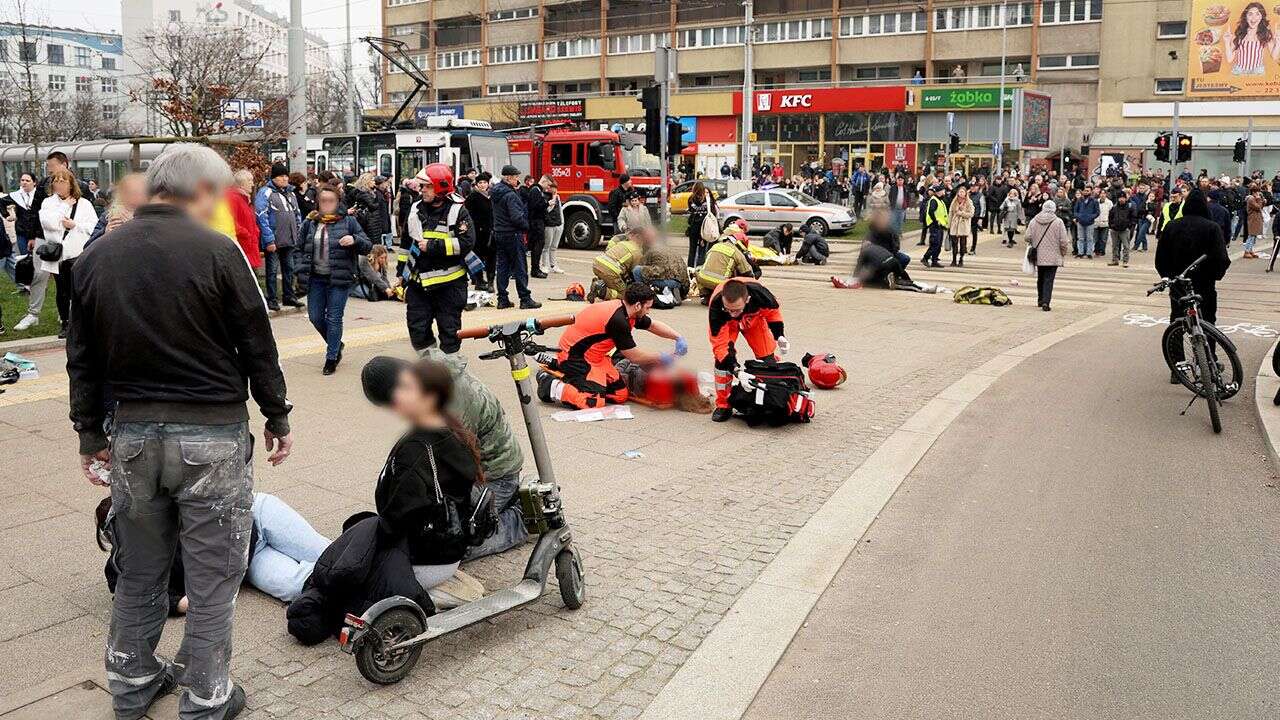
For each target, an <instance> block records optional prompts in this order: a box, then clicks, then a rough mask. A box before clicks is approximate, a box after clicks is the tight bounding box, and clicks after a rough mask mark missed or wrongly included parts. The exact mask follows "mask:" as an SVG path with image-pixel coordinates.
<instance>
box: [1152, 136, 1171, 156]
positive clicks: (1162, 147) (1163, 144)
mask: <svg viewBox="0 0 1280 720" xmlns="http://www.w3.org/2000/svg"><path fill="white" fill-rule="evenodd" d="M1172 138H1173V134H1172V133H1160V134H1159V135H1157V136H1156V150H1155V155H1156V160H1159V161H1160V162H1169V144H1170V142H1172Z"/></svg>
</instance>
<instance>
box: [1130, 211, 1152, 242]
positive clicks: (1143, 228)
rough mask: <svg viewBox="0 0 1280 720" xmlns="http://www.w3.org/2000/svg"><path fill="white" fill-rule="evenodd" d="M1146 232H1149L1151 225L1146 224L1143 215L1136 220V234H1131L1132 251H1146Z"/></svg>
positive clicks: (1145, 218)
mask: <svg viewBox="0 0 1280 720" xmlns="http://www.w3.org/2000/svg"><path fill="white" fill-rule="evenodd" d="M1148 232H1151V223H1150V222H1147V217H1146V215H1143V216H1142V218H1141V219H1139V220H1138V230H1137V232H1135V233H1134V234H1133V249H1134V250H1146V249H1147V233H1148Z"/></svg>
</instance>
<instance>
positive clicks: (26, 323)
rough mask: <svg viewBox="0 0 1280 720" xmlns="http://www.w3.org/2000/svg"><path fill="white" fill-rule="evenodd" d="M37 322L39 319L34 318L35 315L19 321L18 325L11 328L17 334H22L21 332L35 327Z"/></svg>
mask: <svg viewBox="0 0 1280 720" xmlns="http://www.w3.org/2000/svg"><path fill="white" fill-rule="evenodd" d="M38 322H40V318H38V317H36V316H35V315H27V316H26V317H24V318H22V319H21V320H19V321H18V324H17V325H14V326H13V329H14V330H16V331H18V332H22V331H23V330H30V329H31V326H32V325H35V324H36V323H38Z"/></svg>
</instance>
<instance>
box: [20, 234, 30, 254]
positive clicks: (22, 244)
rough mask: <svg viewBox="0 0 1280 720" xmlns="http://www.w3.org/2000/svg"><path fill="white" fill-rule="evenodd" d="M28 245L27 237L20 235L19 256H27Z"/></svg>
mask: <svg viewBox="0 0 1280 720" xmlns="http://www.w3.org/2000/svg"><path fill="white" fill-rule="evenodd" d="M27 245H28V241H27V236H25V235H19V236H18V254H19V255H26V254H27Z"/></svg>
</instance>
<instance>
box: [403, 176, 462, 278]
mask: <svg viewBox="0 0 1280 720" xmlns="http://www.w3.org/2000/svg"><path fill="white" fill-rule="evenodd" d="M406 224H407V225H408V230H409V231H408V232H407V233H406V234H405V240H404V242H403V243H402V244H401V247H400V252H399V253H397V256H396V259H397V260H398V261H399V262H400V263H401V264H402V267H403V270H402V275H403V277H404V279H405V280H406V281H408V282H415V283H418V284H420V285H422V287H431V286H433V285H442V284H444V283H449V282H453V281H455V280H458V279H463V278H466V276H467V268H466V264H465V263H466V257H467V253H469V252H471V248H472V246H473V245H474V244H475V231H474V230H473V229H472V227H471V216H470V214H468V213H467V209H466V207H464V206H463V202H462V199H461V198H460V197H458V196H456V195H449V196H447V197H445V198H444V200H443V201H442V202H441V203H439V204H428V203H423V202H422V201H421V200H419V201H418V202H415V203H414V204H413V206H412V207H411V208H409V218H408V222H407V223H406ZM419 239H421V240H426V241H427V249H426V250H422V249H421V248H419V247H418V242H417V241H418V240H419Z"/></svg>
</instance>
